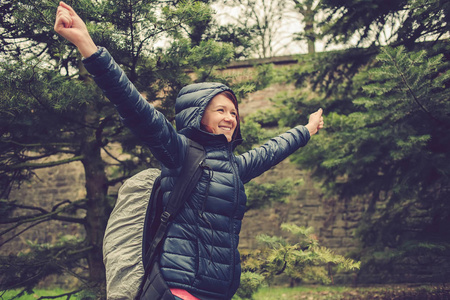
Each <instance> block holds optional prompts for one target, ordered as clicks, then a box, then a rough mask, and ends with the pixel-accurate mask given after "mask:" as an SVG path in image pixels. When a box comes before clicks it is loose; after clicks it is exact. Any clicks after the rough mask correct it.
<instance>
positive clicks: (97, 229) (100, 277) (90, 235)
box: [81, 104, 109, 298]
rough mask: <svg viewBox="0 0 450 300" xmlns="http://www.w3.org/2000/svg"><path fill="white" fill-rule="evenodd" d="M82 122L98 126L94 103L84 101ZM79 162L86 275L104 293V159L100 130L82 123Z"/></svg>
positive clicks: (106, 219)
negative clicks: (83, 197)
mask: <svg viewBox="0 0 450 300" xmlns="http://www.w3.org/2000/svg"><path fill="white" fill-rule="evenodd" d="M85 109H86V112H85V122H86V123H87V124H90V125H91V126H98V124H99V115H98V112H97V111H96V108H95V105H94V104H87V105H86V107H85ZM81 152H82V153H81V154H82V156H83V157H84V158H83V159H82V163H83V166H84V171H85V178H86V198H87V204H86V205H87V207H86V225H85V230H86V241H87V243H88V245H89V246H90V247H92V248H91V250H90V251H89V253H88V257H87V260H88V265H89V279H90V283H91V285H92V287H93V288H95V290H99V291H100V292H101V293H102V294H103V295H102V296H100V298H102V297H104V295H105V267H104V265H103V253H102V246H103V235H104V233H105V228H106V224H107V221H108V217H109V216H108V213H107V212H108V199H107V192H108V184H107V183H108V179H107V176H106V171H105V163H104V162H103V159H102V157H101V132H100V131H99V129H97V130H95V129H92V128H88V127H86V129H84V132H83V138H82V141H81Z"/></svg>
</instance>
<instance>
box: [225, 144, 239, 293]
mask: <svg viewBox="0 0 450 300" xmlns="http://www.w3.org/2000/svg"><path fill="white" fill-rule="evenodd" d="M229 145H230V147H229V148H228V155H229V158H230V163H231V170H232V172H233V176H234V186H235V194H234V207H233V216H232V219H231V222H230V223H231V225H230V226H231V228H230V229H231V249H232V251H233V252H232V255H233V257H232V260H231V263H232V266H231V274H230V275H231V276H230V278H231V281H230V288H231V285H232V284H233V282H234V279H235V278H234V273H235V268H236V257H235V255H234V254H235V251H236V247H237V245H235V239H234V235H235V234H236V232H235V216H236V210H237V207H238V206H239V180H238V172H237V170H236V165H235V159H234V157H233V151H232V145H233V144H232V143H230V144H229Z"/></svg>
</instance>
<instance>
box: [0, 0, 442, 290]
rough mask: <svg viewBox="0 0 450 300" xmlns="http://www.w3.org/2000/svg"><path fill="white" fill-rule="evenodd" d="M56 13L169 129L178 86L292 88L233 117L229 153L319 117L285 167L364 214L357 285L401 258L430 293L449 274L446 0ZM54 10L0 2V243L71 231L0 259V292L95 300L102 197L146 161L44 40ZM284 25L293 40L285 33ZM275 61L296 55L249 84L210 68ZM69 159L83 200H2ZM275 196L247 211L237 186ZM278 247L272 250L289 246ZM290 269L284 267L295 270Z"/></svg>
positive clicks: (132, 5) (96, 5) (112, 5)
mask: <svg viewBox="0 0 450 300" xmlns="http://www.w3.org/2000/svg"><path fill="white" fill-rule="evenodd" d="M68 3H69V4H70V5H72V6H73V7H74V9H75V10H76V11H77V12H78V13H79V14H80V16H81V17H82V18H83V19H84V20H85V21H86V22H87V24H88V27H89V30H90V32H91V34H92V36H93V38H94V40H95V42H96V43H97V44H98V45H102V46H105V47H106V48H107V49H108V50H109V51H110V52H111V53H112V55H113V56H114V58H115V59H116V61H117V62H118V63H119V64H120V65H121V66H122V67H123V68H124V70H125V71H126V73H127V75H128V77H129V78H130V80H131V81H132V82H133V83H134V84H135V85H136V86H137V88H138V89H139V90H140V91H141V92H142V93H143V95H145V97H146V98H147V99H148V100H149V101H151V102H152V103H154V104H157V105H158V109H159V110H160V111H162V112H163V113H164V114H165V115H166V116H167V118H168V119H169V120H173V118H174V111H173V107H174V101H175V98H176V95H177V93H178V91H179V90H180V89H181V88H182V87H183V86H185V85H186V84H189V83H192V82H201V81H220V82H224V83H226V84H228V85H230V86H231V87H232V88H233V90H234V91H236V93H237V95H238V96H239V98H240V99H243V98H245V96H246V95H248V93H251V92H255V91H257V90H260V89H263V88H265V87H267V86H269V85H271V84H274V83H283V84H293V85H294V86H295V90H294V91H291V92H289V93H283V94H280V95H278V96H277V97H275V98H274V99H273V101H274V109H273V110H271V111H268V112H264V113H261V112H256V113H255V114H254V115H253V116H249V117H247V118H246V122H245V123H244V124H243V128H242V131H243V136H245V137H246V140H245V143H244V144H243V145H242V146H241V147H240V148H239V149H238V150H237V151H238V152H242V151H245V150H246V149H249V148H250V147H252V146H253V145H256V144H258V143H261V142H263V140H264V139H265V138H266V137H269V136H270V134H273V133H274V130H273V127H274V124H275V125H276V127H277V128H278V129H277V130H279V131H282V130H283V129H284V128H286V127H292V126H295V125H298V124H305V123H306V121H307V116H308V114H309V113H311V112H313V111H314V110H315V109H317V107H322V108H323V109H324V111H325V119H326V124H327V126H326V127H327V128H326V130H323V131H321V132H320V134H319V135H318V136H317V137H315V138H314V139H312V140H311V142H310V144H309V145H308V147H306V148H305V149H303V150H302V151H301V152H298V153H296V154H294V155H293V157H292V158H291V161H292V162H294V163H295V164H297V166H298V167H299V168H302V169H306V168H308V169H310V170H311V172H312V175H313V176H314V178H315V179H316V180H317V182H320V183H322V186H321V189H322V191H323V193H324V195H326V197H330V198H335V199H338V201H349V202H351V201H363V202H364V203H365V211H364V212H363V218H362V220H361V221H360V224H359V226H358V229H357V231H356V232H355V236H356V238H358V240H359V242H360V244H361V248H360V249H359V250H358V251H356V252H355V253H352V254H351V258H353V259H354V260H356V261H361V267H360V269H359V271H358V278H360V280H361V282H364V278H366V280H367V281H370V280H369V279H368V278H373V276H372V277H371V276H369V275H370V274H372V275H373V274H375V276H376V275H377V274H381V273H389V272H391V270H392V266H394V265H395V264H396V263H400V262H402V263H405V262H408V261H412V260H414V261H416V262H419V264H411V267H414V266H416V267H417V266H418V265H419V266H420V265H422V266H431V267H433V268H432V269H433V270H435V271H434V272H432V273H431V275H430V276H429V277H428V280H429V281H430V282H445V281H446V280H448V278H450V276H449V275H450V274H448V273H449V272H450V271H449V270H450V268H448V266H449V265H450V257H449V256H450V255H449V253H450V251H449V250H450V249H449V247H450V244H449V243H450V216H449V214H450V202H449V201H448V199H450V180H449V176H450V157H449V156H450V134H449V133H450V132H449V131H450V107H449V106H450V101H449V89H448V87H449V85H450V78H449V75H450V73H449V60H450V52H449V50H450V49H449V47H450V46H449V40H448V39H449V24H448V20H449V15H450V3H448V2H447V1H438V0H430V1H423V0H402V1H397V0H396V1H390V2H386V1H381V0H366V1H359V0H353V1H331V0H330V1H328V0H322V1H309V0H305V1H300V0H277V1H275V0H274V1H264V0H260V1H250V0H233V1H227V2H221V1H208V0H205V1H192V0H191V1H145V0H141V1H138V0H127V1H113V0H111V1H106V0H104V1H91V0H79V1H68ZM57 5H58V2H57V1H48V0H43V1H37V0H25V1H22V0H19V1H16V0H15V1H12V0H4V1H2V2H1V4H0V11H1V16H2V18H1V31H0V43H1V49H0V51H1V57H0V72H1V77H0V78H1V79H0V85H1V90H2V92H1V94H0V114H1V115H0V126H1V127H0V128H1V144H0V160H1V165H0V176H1V177H0V183H1V190H0V192H1V195H0V196H1V202H0V205H1V206H0V224H2V227H1V231H0V234H1V236H2V239H1V243H2V244H1V246H3V245H4V244H6V243H8V242H9V241H10V240H12V239H13V238H16V237H17V236H18V235H19V234H20V233H21V232H25V231H26V230H28V229H30V228H32V227H34V226H36V225H37V224H39V223H42V222H47V221H50V220H59V221H62V222H73V223H76V224H79V225H80V226H81V228H83V230H84V232H85V234H84V235H83V238H76V239H71V238H67V236H66V235H62V236H63V237H64V238H61V240H60V241H59V242H58V243H56V244H54V245H30V249H29V251H26V252H20V253H16V254H14V255H13V254H11V255H8V256H2V257H1V259H0V274H1V275H0V279H1V286H0V288H1V289H2V290H5V289H11V288H15V289H17V288H23V289H24V291H30V290H32V289H33V287H34V286H36V285H37V284H38V283H39V282H40V281H42V280H43V279H44V278H45V277H47V276H48V275H50V274H63V273H64V274H70V275H72V276H74V277H76V278H78V279H79V280H80V283H81V285H80V287H79V288H80V289H82V290H89V291H90V293H91V294H92V295H96V296H93V297H101V295H102V294H103V293H104V267H103V264H102V253H101V246H102V239H103V233H104V228H105V226H106V223H107V220H108V216H109V213H110V212H111V209H112V207H113V205H114V200H115V199H114V196H113V195H110V194H108V188H109V187H111V186H114V185H115V184H117V183H118V182H122V181H123V180H125V179H126V178H128V177H130V176H131V175H132V174H135V173H136V172H138V171H139V170H142V169H144V168H148V167H155V166H157V164H156V162H155V160H154V159H153V158H152V156H151V154H150V153H149V152H148V151H147V149H145V148H142V147H139V142H138V141H136V140H135V138H134V137H133V136H132V135H131V134H130V133H129V132H128V131H127V129H126V128H124V127H123V126H122V124H121V123H120V120H119V119H118V116H117V114H116V113H115V111H114V108H113V107H112V105H111V104H110V103H109V102H108V101H107V100H106V99H105V98H104V97H103V96H102V93H101V91H99V90H98V89H97V88H96V86H95V85H94V84H93V82H92V80H91V79H90V77H89V75H88V74H87V73H86V70H85V69H84V68H83V66H82V64H81V57H80V55H79V54H78V53H77V51H76V49H75V48H74V47H73V45H70V44H68V43H67V42H65V41H64V40H63V39H62V38H60V37H59V36H57V34H56V33H55V32H54V31H53V22H54V15H55V11H56V7H57ZM285 20H289V24H290V26H291V27H292V26H293V27H294V28H295V29H296V30H294V31H292V32H290V33H289V32H288V33H287V34H286V32H285V31H284V30H283V26H282V21H285ZM293 45H300V47H293ZM317 45H321V46H320V48H321V51H320V52H317V51H316V47H317ZM297 49H298V50H297ZM286 51H287V52H286ZM290 51H299V53H298V54H299V55H298V56H297V59H298V64H296V65H295V66H293V67H290V68H289V69H284V70H277V69H275V68H273V66H271V65H261V66H255V69H256V70H257V75H255V76H253V77H251V78H247V79H244V80H235V78H233V77H232V76H226V75H223V74H222V73H220V72H219V71H220V70H221V69H223V68H225V66H227V65H228V64H229V63H230V62H232V61H240V60H245V59H249V58H267V57H272V56H275V55H279V54H293V53H292V52H290ZM295 54H297V53H295ZM267 128H270V130H267ZM117 143H119V144H120V145H121V148H122V149H123V151H124V152H125V153H127V154H129V157H128V158H127V159H118V158H117V157H113V160H114V163H111V161H110V160H108V161H107V160H105V159H104V156H102V153H107V154H108V155H109V154H111V156H113V154H112V153H108V150H107V149H108V145H110V144H117ZM45 158H51V159H49V160H45ZM74 161H79V162H81V163H82V165H83V167H84V171H85V172H84V173H85V179H86V193H85V197H83V198H82V199H78V198H76V196H77V195H74V198H73V199H68V200H67V201H63V202H61V203H58V204H56V205H54V206H53V207H52V208H51V209H48V208H45V207H38V206H35V205H33V204H30V203H28V202H26V199H20V200H17V201H12V200H10V199H9V195H10V193H11V190H12V189H14V188H17V187H20V186H21V184H22V183H24V182H27V181H28V180H30V179H31V178H32V177H33V175H34V174H35V173H34V172H35V170H37V169H41V168H48V167H52V166H57V165H63V164H68V163H70V162H74ZM289 189H290V187H289V186H285V185H284V186H283V185H282V186H278V187H276V186H273V187H272V190H275V191H278V193H273V194H272V196H273V197H268V198H267V199H266V198H264V197H262V198H263V200H264V201H260V200H261V197H257V196H252V195H258V192H260V191H258V187H257V186H250V187H249V201H250V202H249V207H251V208H256V207H261V206H264V205H267V204H268V203H266V202H269V203H270V202H272V201H276V200H277V199H278V198H280V197H279V196H280V195H284V194H286V193H288V190H289ZM266 192H267V191H266ZM292 230H294V231H295V229H292ZM300 231H301V230H300ZM13 232H14V234H12V233H13ZM301 233H302V234H306V235H305V236H308V234H309V233H308V230H305V231H301ZM263 239H264V237H263ZM305 239H306V238H305ZM265 242H266V243H267V244H269V245H271V246H272V249H273V245H274V243H275V244H276V243H278V244H283V243H281V242H279V240H277V241H274V240H271V239H270V238H268V237H266V238H265ZM311 243H314V241H313V240H311ZM284 245H285V246H286V247H285V248H283V249H282V250H286V249H288V245H287V244H284ZM308 247H309V246H308V245H306V246H305V245H301V244H297V245H294V246H292V248H289V249H292V251H293V252H289V253H291V254H293V256H292V257H295V255H294V254H296V253H297V254H298V253H303V252H304V251H305V250H308V251H311V249H312V248H308ZM296 251H297V252H296ZM302 251H303V252H302ZM278 254H280V253H278ZM267 257H268V258H269V257H271V256H267ZM286 257H288V256H285V258H286ZM329 258H331V256H330V257H329ZM271 259H272V260H271V261H272V262H274V264H273V265H272V266H271V265H270V264H269V263H267V264H266V265H263V266H261V265H259V266H256V267H255V266H253V267H250V269H251V271H254V273H258V271H259V274H260V275H261V274H265V273H267V270H268V269H270V267H273V268H274V270H275V272H274V273H277V272H276V269H277V267H279V264H281V266H282V267H284V266H286V264H287V263H288V261H287V260H282V259H281V260H279V257H277V256H275V257H271ZM289 263H292V265H291V266H292V270H295V268H296V267H297V268H299V264H300V263H304V260H303V261H302V260H296V258H293V260H292V261H289ZM296 264H297V265H296ZM260 268H262V269H260ZM282 269H283V268H282ZM278 271H279V270H278ZM283 271H285V270H284V269H283ZM420 272H421V269H420V268H418V270H417V274H420ZM412 273H414V270H413V271H412ZM446 278H447V279H446ZM260 279H261V278H260ZM98 295H100V296H98Z"/></svg>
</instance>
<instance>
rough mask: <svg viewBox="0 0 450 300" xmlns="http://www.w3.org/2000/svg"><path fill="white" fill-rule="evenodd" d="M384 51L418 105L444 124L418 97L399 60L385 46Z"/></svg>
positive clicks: (432, 117) (439, 122) (433, 118)
mask: <svg viewBox="0 0 450 300" xmlns="http://www.w3.org/2000/svg"><path fill="white" fill-rule="evenodd" d="M402 49H403V48H402ZM383 52H384V53H385V54H386V55H387V56H388V57H389V58H390V60H391V62H392V63H393V65H394V67H395V69H396V70H397V73H398V74H399V75H400V77H401V79H402V82H403V84H404V85H405V86H406V88H407V89H408V92H409V94H410V95H411V96H412V98H413V99H414V101H415V102H416V103H417V105H418V106H419V107H420V109H421V110H423V111H424V112H425V113H426V114H427V115H428V116H429V117H430V118H431V119H432V120H434V121H436V122H437V123H438V124H442V122H441V121H440V120H439V119H437V118H436V117H435V116H433V114H431V113H430V112H429V111H428V110H427V109H426V108H425V106H424V105H423V104H422V103H421V102H420V101H419V99H418V98H417V96H416V94H415V93H414V90H413V88H412V87H411V85H410V84H409V82H408V79H407V78H406V75H405V73H404V72H403V71H402V70H401V68H400V66H399V64H398V61H397V60H396V59H395V58H394V57H393V56H392V55H391V54H390V53H389V52H388V51H387V50H386V49H385V48H383Z"/></svg>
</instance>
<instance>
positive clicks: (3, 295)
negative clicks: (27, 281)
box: [0, 289, 78, 300]
mask: <svg viewBox="0 0 450 300" xmlns="http://www.w3.org/2000/svg"><path fill="white" fill-rule="evenodd" d="M19 293H20V290H9V291H1V292H0V299H1V300H10V299H17V300H37V299H67V296H62V297H57V298H53V297H54V296H58V295H63V294H65V293H67V291H66V290H62V289H53V290H33V293H32V294H26V293H25V294H24V295H23V296H20V297H18V298H14V297H15V296H16V295H17V294H19ZM49 296H50V297H52V298H45V297H49ZM70 299H73V300H74V299H78V298H77V297H76V296H72V297H70Z"/></svg>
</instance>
